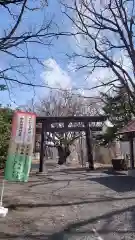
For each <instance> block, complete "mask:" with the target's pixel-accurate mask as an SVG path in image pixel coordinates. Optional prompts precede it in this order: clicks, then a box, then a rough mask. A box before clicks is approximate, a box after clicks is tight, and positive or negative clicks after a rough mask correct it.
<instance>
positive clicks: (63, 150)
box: [57, 145, 71, 165]
mask: <svg viewBox="0 0 135 240" xmlns="http://www.w3.org/2000/svg"><path fill="white" fill-rule="evenodd" d="M57 149H58V155H59V160H58V164H59V165H62V164H64V163H66V160H67V157H69V155H70V153H71V151H70V149H69V146H61V145H59V146H58V147H57Z"/></svg>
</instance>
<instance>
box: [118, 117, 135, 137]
mask: <svg viewBox="0 0 135 240" xmlns="http://www.w3.org/2000/svg"><path fill="white" fill-rule="evenodd" d="M133 132H135V119H134V120H131V121H129V122H128V124H127V125H126V126H124V127H123V128H122V129H121V130H120V131H119V134H124V133H133Z"/></svg>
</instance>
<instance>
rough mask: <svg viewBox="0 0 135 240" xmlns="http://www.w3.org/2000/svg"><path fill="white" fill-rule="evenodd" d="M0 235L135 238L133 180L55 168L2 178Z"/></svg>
mask: <svg viewBox="0 0 135 240" xmlns="http://www.w3.org/2000/svg"><path fill="white" fill-rule="evenodd" d="M4 203H5V205H6V206H8V207H9V213H8V215H7V217H6V218H5V219H0V239H3V240H4V239H8V240H9V239H14V240H24V239H27V240H34V239H42V240H46V239H49V240H74V239H75V240H80V239H82V240H83V239H86V240H96V239H97V240H102V239H103V240H120V239H126V240H131V239H135V179H132V178H129V177H127V176H126V175H122V174H119V175H113V174H111V173H108V172H107V171H105V172H103V171H102V172H101V171H94V172H85V171H79V170H78V171H75V170H70V169H62V170H60V169H55V171H53V172H52V171H50V172H49V173H48V174H47V175H45V176H37V177H36V176H31V177H30V180H29V182H28V183H26V184H13V183H7V184H6V188H5V198H4Z"/></svg>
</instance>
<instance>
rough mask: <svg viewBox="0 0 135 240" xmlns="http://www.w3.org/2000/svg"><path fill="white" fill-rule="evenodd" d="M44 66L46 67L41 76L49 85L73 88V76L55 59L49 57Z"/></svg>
mask: <svg viewBox="0 0 135 240" xmlns="http://www.w3.org/2000/svg"><path fill="white" fill-rule="evenodd" d="M44 66H45V68H44V71H43V72H42V74H41V77H42V78H43V80H44V81H45V83H46V84H47V85H48V86H50V87H56V88H62V89H71V88H72V79H71V77H70V76H69V74H68V73H67V72H66V71H65V70H63V69H62V68H61V67H60V66H59V65H58V63H57V62H56V61H55V60H54V59H52V58H49V59H48V60H45V61H44Z"/></svg>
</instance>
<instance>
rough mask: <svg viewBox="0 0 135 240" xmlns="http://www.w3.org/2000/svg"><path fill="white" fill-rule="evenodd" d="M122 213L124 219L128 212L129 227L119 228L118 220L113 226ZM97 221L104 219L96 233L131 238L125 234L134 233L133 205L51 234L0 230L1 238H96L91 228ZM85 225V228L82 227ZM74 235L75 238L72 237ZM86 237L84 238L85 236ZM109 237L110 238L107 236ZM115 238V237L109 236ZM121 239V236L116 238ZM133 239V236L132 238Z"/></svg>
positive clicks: (31, 239) (30, 239)
mask: <svg viewBox="0 0 135 240" xmlns="http://www.w3.org/2000/svg"><path fill="white" fill-rule="evenodd" d="M123 214H124V218H123V221H125V218H126V216H127V214H130V220H129V221H130V225H131V227H130V228H129V229H124V228H120V226H119V222H118V223H117V226H113V222H114V219H115V217H116V216H117V217H118V218H119V217H120V216H121V215H122V216H123ZM98 221H105V224H104V225H102V227H101V228H100V229H98V233H99V234H101V236H102V234H103V235H106V236H107V235H108V234H112V235H113V237H114V236H115V235H118V236H121V237H123V238H122V239H131V238H128V237H127V235H128V234H131V235H132V236H133V234H135V205H134V206H132V207H127V208H123V209H120V210H115V211H111V212H108V213H105V214H103V215H100V216H96V217H93V218H88V219H86V220H82V221H76V222H75V223H69V224H68V225H67V226H65V227H64V229H63V230H61V231H59V232H56V233H53V234H50V235H49V234H44V233H41V234H38V233H37V234H35V235H32V233H31V234H10V233H2V232H0V237H1V239H14V240H18V239H22V240H23V239H27V240H34V239H40V240H70V239H93V240H94V239H98V238H94V237H93V238H92V236H93V230H92V226H93V225H94V224H97V223H98ZM84 227H85V229H84ZM88 236H89V237H90V238H88ZM72 237H75V238H72ZM81 237H82V238H81ZM85 237H86V238H85ZM108 239H110V238H108ZM111 239H116V238H111ZM117 239H121V238H117ZM133 239H134V238H133Z"/></svg>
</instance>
